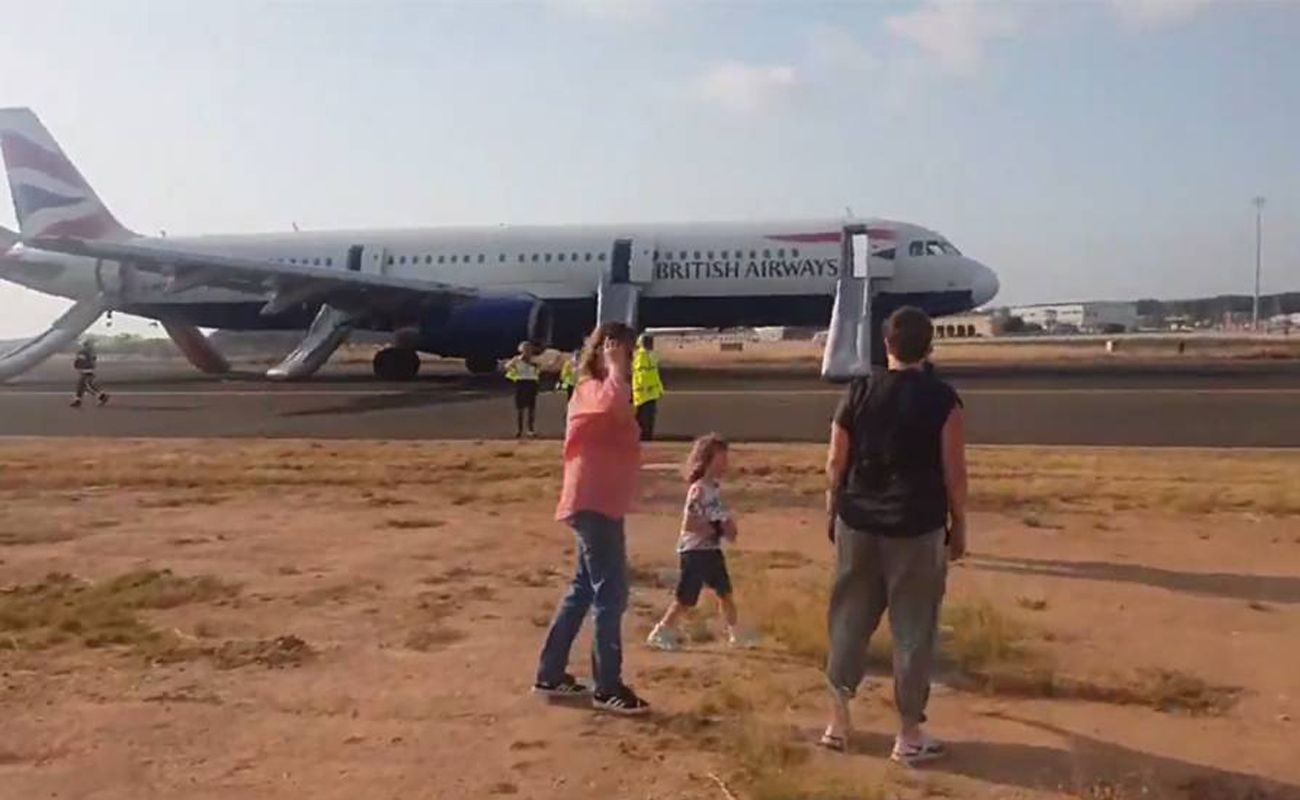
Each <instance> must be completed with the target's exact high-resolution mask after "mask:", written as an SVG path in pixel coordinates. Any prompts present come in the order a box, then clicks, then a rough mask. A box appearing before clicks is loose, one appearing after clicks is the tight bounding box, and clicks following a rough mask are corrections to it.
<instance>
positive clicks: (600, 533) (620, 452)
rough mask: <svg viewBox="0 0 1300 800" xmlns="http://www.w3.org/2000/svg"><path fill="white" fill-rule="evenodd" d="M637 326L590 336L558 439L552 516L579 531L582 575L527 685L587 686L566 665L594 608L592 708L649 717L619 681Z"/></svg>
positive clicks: (636, 451)
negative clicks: (560, 455)
mask: <svg viewBox="0 0 1300 800" xmlns="http://www.w3.org/2000/svg"><path fill="white" fill-rule="evenodd" d="M635 346H636V332H635V331H633V330H632V329H631V328H629V327H628V326H626V325H624V324H622V323H620V322H607V323H605V324H604V325H601V326H600V327H598V328H596V330H595V331H593V332H592V334H591V336H589V337H587V343H586V346H585V347H584V348H583V351H582V357H581V360H580V363H579V365H578V385H577V388H575V389H574V392H573V398H572V399H571V400H570V401H569V425H568V430H567V432H566V434H565V437H564V487H563V488H562V489H561V490H560V503H559V507H558V508H557V509H556V511H555V518H556V519H558V520H562V521H563V522H565V523H567V524H568V525H569V527H571V528H573V532H574V533H575V534H576V535H577V537H578V571H577V574H576V575H575V576H574V578H573V583H572V584H571V585H570V586H569V592H568V594H566V595H565V597H564V600H562V601H561V602H560V607H559V610H558V611H557V612H556V614H555V620H554V621H553V622H552V623H551V630H550V632H549V633H548V634H547V635H546V643H545V644H544V645H543V646H542V655H541V659H540V662H539V664H538V667H537V682H536V683H534V684H533V691H534V692H535V693H537V694H541V695H545V696H548V697H575V696H581V695H584V694H586V693H587V691H588V689H587V687H586V686H584V685H582V684H581V683H579V682H578V681H577V679H575V678H574V677H573V676H572V675H570V674H569V673H568V671H567V668H568V663H569V651H570V650H571V649H572V647H573V640H574V639H575V638H577V636H578V630H579V629H580V628H581V627H582V620H583V619H584V618H585V617H586V616H587V612H588V610H592V611H593V612H594V613H593V616H594V617H595V619H596V635H595V641H594V643H593V646H592V654H591V666H592V679H593V680H594V681H595V684H596V686H595V691H594V693H593V695H592V705H593V706H594V707H595V708H598V709H600V710H603V711H610V712H614V713H617V714H629V715H635V714H645V713H646V712H648V711H649V710H650V704H649V703H647V702H646V701H644V700H642V699H641V698H640V697H637V695H636V693H635V692H633V691H632V689H631V688H630V687H628V686H627V685H626V684H624V683H623V642H622V638H623V635H622V626H623V611H624V610H625V609H626V608H627V597H628V576H627V545H626V540H625V538H624V533H623V519H624V517H626V516H627V512H628V511H629V510H630V509H631V507H632V501H633V499H634V498H635V496H636V488H637V477H638V474H639V473H640V469H641V428H640V426H639V425H637V421H636V413H635V412H634V410H633V409H632V351H633V349H634V347H635Z"/></svg>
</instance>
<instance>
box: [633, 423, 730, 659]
mask: <svg viewBox="0 0 1300 800" xmlns="http://www.w3.org/2000/svg"><path fill="white" fill-rule="evenodd" d="M727 450H728V446H727V442H726V440H724V439H723V438H722V437H721V436H718V435H717V434H716V433H710V434H708V435H706V436H701V437H700V438H698V439H696V440H695V445H694V446H693V447H692V448H691V455H690V458H689V459H688V460H687V462H686V470H685V476H686V480H687V481H688V482H689V483H690V488H689V489H687V490H686V506H685V508H684V509H683V510H682V531H681V536H680V537H679V538H678V540H677V553H678V556H679V558H680V560H681V577H680V578H679V579H678V582H677V591H676V596H675V598H674V599H673V603H672V605H670V606H669V607H668V611H667V612H666V613H665V614H664V617H663V619H662V620H660V621H659V624H658V625H655V627H654V630H652V631H650V637H649V638H648V639H647V640H646V643H647V644H649V645H650V646H651V647H653V648H656V649H659V650H677V649H679V648H680V647H681V646H682V638H681V636H680V635H679V634H678V632H677V627H676V626H677V623H678V621H679V620H680V619H681V618H682V617H683V616H685V614H686V613H687V612H688V611H689V610H690V609H692V608H694V607H695V604H696V603H697V602H699V599H700V590H701V589H702V588H704V587H705V586H707V587H709V588H710V589H712V590H713V593H714V594H715V595H717V598H718V608H719V609H721V611H722V616H723V618H724V619H725V620H726V622H727V641H728V643H729V644H731V645H732V646H733V647H748V646H751V645H752V644H753V642H752V641H750V640H749V638H748V637H746V636H744V635H743V634H741V633H740V632H739V631H738V629H737V627H736V623H737V618H738V614H737V612H736V601H735V599H734V598H733V596H732V591H731V576H729V575H728V574H727V560H726V558H725V557H724V556H723V554H722V542H723V540H726V541H728V542H734V541H736V536H737V534H738V531H737V528H736V521H735V520H734V519H732V517H731V514H730V513H729V512H728V511H727V507H726V506H725V505H723V503H722V487H721V481H722V478H723V476H724V475H726V472H727Z"/></svg>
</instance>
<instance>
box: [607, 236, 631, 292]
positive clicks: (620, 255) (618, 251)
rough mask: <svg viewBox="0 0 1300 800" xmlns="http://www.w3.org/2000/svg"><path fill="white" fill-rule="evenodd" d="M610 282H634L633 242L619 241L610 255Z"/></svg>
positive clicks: (615, 243)
mask: <svg viewBox="0 0 1300 800" xmlns="http://www.w3.org/2000/svg"><path fill="white" fill-rule="evenodd" d="M609 282H610V283H631V282H632V240H631V239H618V240H617V241H615V242H614V248H613V250H612V251H610V254H609Z"/></svg>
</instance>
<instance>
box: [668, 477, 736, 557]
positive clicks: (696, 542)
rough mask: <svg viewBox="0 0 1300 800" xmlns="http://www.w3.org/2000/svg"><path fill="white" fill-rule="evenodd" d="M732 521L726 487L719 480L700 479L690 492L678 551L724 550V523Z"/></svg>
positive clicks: (687, 492) (683, 511) (683, 516)
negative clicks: (727, 502)
mask: <svg viewBox="0 0 1300 800" xmlns="http://www.w3.org/2000/svg"><path fill="white" fill-rule="evenodd" d="M729 519H731V514H730V512H728V511H727V507H726V506H725V505H723V504H722V488H721V487H720V486H718V483H717V481H711V480H708V479H702V480H698V481H696V482H695V483H692V484H691V487H690V488H689V489H687V490H686V505H685V507H684V508H683V509H682V532H681V536H680V538H678V540H677V552H679V553H685V552H687V551H690V550H720V549H721V548H722V527H723V526H722V523H724V522H726V521H727V520H729Z"/></svg>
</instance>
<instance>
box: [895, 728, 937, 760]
mask: <svg viewBox="0 0 1300 800" xmlns="http://www.w3.org/2000/svg"><path fill="white" fill-rule="evenodd" d="M947 754H948V750H947V749H946V748H945V747H944V746H943V742H941V741H939V740H938V739H934V738H932V737H931V736H930V734H928V733H922V734H921V738H920V739H919V740H917V741H915V742H909V741H907V740H905V739H904V738H903V737H902V735H901V734H900V735H898V736H896V737H894V752H892V753H890V754H889V760H890V761H893V762H895V763H898V764H903V765H904V766H908V767H914V766H916V765H917V764H924V763H926V762H929V761H934V760H935V759H938V758H943V757H944V756H946V755H947Z"/></svg>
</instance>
